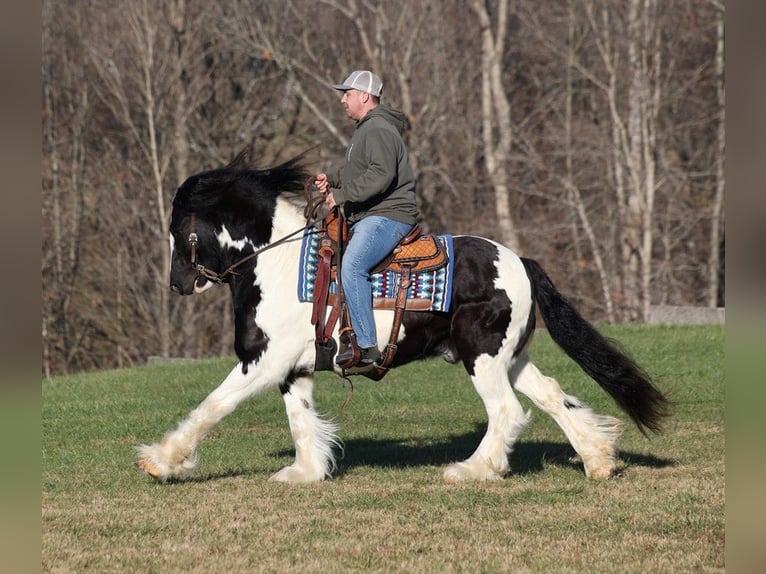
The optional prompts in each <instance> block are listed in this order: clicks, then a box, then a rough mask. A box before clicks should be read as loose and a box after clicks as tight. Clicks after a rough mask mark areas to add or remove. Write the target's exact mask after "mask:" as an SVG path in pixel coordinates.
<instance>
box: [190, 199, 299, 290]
mask: <svg viewBox="0 0 766 574" xmlns="http://www.w3.org/2000/svg"><path fill="white" fill-rule="evenodd" d="M312 225H313V221H307V222H306V225H304V226H303V227H300V228H298V229H296V230H295V231H293V232H292V233H288V234H287V235H285V236H284V237H281V238H280V239H277V240H276V241H275V242H274V243H269V244H268V245H264V246H263V247H261V248H260V249H256V250H255V251H253V252H252V253H250V254H248V255H246V256H244V257H243V258H242V259H240V260H239V261H236V262H235V263H232V264H231V265H229V266H228V267H227V268H226V269H224V270H223V271H222V272H221V273H217V272H216V271H213V270H212V269H208V268H207V267H205V266H204V265H202V264H201V263H199V262H198V261H197V246H198V245H199V236H198V235H197V216H196V214H194V213H192V214H191V226H190V228H189V238H188V241H189V246H190V247H191V266H192V268H193V269H195V270H196V271H197V275H198V276H199V275H201V276H202V277H204V278H205V279H207V280H209V281H212V282H213V283H216V284H218V285H220V284H221V283H224V282H225V281H226V279H227V277H228V276H229V275H239V273H237V272H236V271H235V269H237V267H240V266H241V265H243V264H244V263H246V262H248V261H250V260H251V259H254V258H256V257H258V256H259V255H260V254H261V253H263V252H264V251H268V250H269V249H271V248H273V247H277V246H278V245H281V244H282V243H285V242H286V241H287V240H288V239H290V238H291V237H293V236H294V235H297V234H298V233H301V232H303V231H305V230H307V229H309V228H311V227H312ZM311 233H314V231H311Z"/></svg>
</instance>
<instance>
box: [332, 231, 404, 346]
mask: <svg viewBox="0 0 766 574" xmlns="http://www.w3.org/2000/svg"><path fill="white" fill-rule="evenodd" d="M410 229H412V226H411V225H408V224H405V223H399V222H398V221H394V220H392V219H388V218H386V217H380V216H370V217H366V218H364V219H362V220H361V221H359V222H357V223H356V224H354V226H353V228H352V230H353V232H354V234H353V236H352V237H351V239H350V241H349V242H348V245H347V246H346V250H345V252H344V253H343V262H342V265H341V279H342V280H343V292H344V294H345V296H346V303H347V304H348V311H349V316H350V317H351V326H352V327H353V328H354V332H355V333H356V341H357V344H358V345H359V346H360V347H361V348H362V349H368V348H371V347H376V346H377V336H376V334H375V318H374V317H373V314H372V286H371V284H370V271H371V270H372V269H373V268H374V267H375V266H376V265H377V264H378V263H380V262H381V261H382V260H383V259H384V258H385V257H386V256H387V255H388V254H389V253H391V251H392V250H393V249H394V247H396V245H397V244H398V243H399V241H401V240H402V238H403V237H404V236H405V235H407V233H408V232H409V231H410Z"/></svg>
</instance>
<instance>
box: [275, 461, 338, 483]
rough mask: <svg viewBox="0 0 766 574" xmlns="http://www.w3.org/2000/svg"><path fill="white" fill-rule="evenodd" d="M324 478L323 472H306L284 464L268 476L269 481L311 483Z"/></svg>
mask: <svg viewBox="0 0 766 574" xmlns="http://www.w3.org/2000/svg"><path fill="white" fill-rule="evenodd" d="M324 479H325V475H324V474H319V473H316V472H308V471H306V470H305V469H302V468H300V467H297V466H295V465H290V466H286V467H284V468H283V469H281V470H279V471H278V472H275V473H274V474H272V475H271V476H270V477H269V482H286V483H290V484H311V483H313V482H321V481H323V480H324Z"/></svg>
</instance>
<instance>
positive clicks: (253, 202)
mask: <svg viewBox="0 0 766 574" xmlns="http://www.w3.org/2000/svg"><path fill="white" fill-rule="evenodd" d="M305 156H306V152H304V153H301V154H299V155H297V156H295V157H293V158H292V159H289V160H287V161H285V162H284V163H281V164H279V165H277V166H273V167H269V168H266V169H260V168H257V167H255V166H254V164H253V160H252V147H251V146H247V147H246V148H244V149H243V150H242V151H240V152H239V153H238V154H237V155H236V157H235V158H234V159H233V160H231V162H229V163H228V164H227V165H226V166H224V167H221V168H217V169H212V170H208V171H204V172H201V173H198V174H195V175H192V176H191V177H189V178H188V179H187V180H186V181H185V182H184V183H183V184H182V185H181V186H180V187H179V188H178V191H177V192H176V195H175V198H174V199H173V208H174V211H175V210H179V211H181V212H186V213H198V214H204V213H211V212H218V213H221V212H232V213H239V214H241V215H245V214H246V213H247V212H250V211H253V210H256V211H260V210H261V209H263V207H264V202H266V204H267V205H273V204H274V203H275V202H276V198H277V197H279V196H282V197H284V198H286V199H288V200H289V201H291V202H293V203H294V204H296V205H299V206H302V205H303V203H304V199H303V189H304V185H305V183H306V180H307V179H308V178H309V177H310V173H309V171H308V169H307V168H306V166H305V165H304V159H305Z"/></svg>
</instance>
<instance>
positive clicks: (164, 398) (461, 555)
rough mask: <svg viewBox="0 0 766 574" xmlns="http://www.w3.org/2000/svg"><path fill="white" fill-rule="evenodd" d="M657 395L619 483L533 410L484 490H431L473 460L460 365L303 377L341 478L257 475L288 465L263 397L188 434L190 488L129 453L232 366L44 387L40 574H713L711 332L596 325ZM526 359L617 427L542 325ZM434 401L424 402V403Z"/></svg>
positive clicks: (718, 350) (715, 357)
mask: <svg viewBox="0 0 766 574" xmlns="http://www.w3.org/2000/svg"><path fill="white" fill-rule="evenodd" d="M603 330H604V332H605V333H606V334H607V335H610V336H613V337H615V338H617V339H619V340H620V341H621V343H622V344H623V345H624V347H625V348H626V349H628V350H629V352H630V354H631V355H632V356H633V357H635V358H636V359H637V360H638V361H639V362H640V363H641V364H642V365H643V366H644V367H645V368H646V369H647V370H648V371H649V372H650V373H651V374H652V375H653V376H654V377H655V379H656V380H657V383H658V386H659V387H660V388H661V389H662V390H663V391H668V392H670V394H671V395H672V398H673V400H674V401H675V402H676V412H675V415H674V416H673V418H671V419H670V420H668V423H667V430H666V432H665V433H664V434H663V435H660V436H655V437H652V438H650V439H647V438H644V437H643V435H641V434H640V433H639V432H638V430H637V429H636V428H635V427H634V426H632V425H631V424H630V423H628V425H626V431H625V433H624V434H623V436H622V438H621V440H620V443H619V444H620V449H621V451H620V459H621V462H620V471H621V472H620V475H619V477H617V478H614V479H612V480H609V481H603V482H594V481H589V480H587V479H586V478H585V476H584V473H583V471H582V468H581V466H580V465H579V464H577V462H576V461H573V460H572V457H573V455H574V451H573V450H572V448H571V447H570V446H569V444H568V443H567V441H566V438H565V437H564V435H563V433H562V432H561V431H560V430H559V429H558V427H557V426H556V425H555V423H554V422H553V421H552V420H551V419H550V418H548V417H547V416H546V415H545V414H544V413H542V412H541V411H539V410H537V409H536V408H534V407H532V406H531V404H530V403H529V401H527V400H526V398H525V397H520V399H521V401H522V403H523V404H524V405H525V407H526V408H532V410H533V418H532V423H531V424H530V425H529V427H528V428H527V429H526V430H525V432H524V433H523V434H522V435H521V438H520V441H519V443H518V444H517V446H516V449H515V450H514V452H513V453H512V455H511V467H512V469H513V474H511V475H510V476H509V477H508V478H506V479H505V480H503V481H500V482H494V483H467V484H459V485H453V484H446V483H444V482H442V480H441V471H442V469H443V467H444V465H445V464H447V463H449V462H451V461H454V460H458V459H462V458H465V457H467V456H468V455H470V454H471V453H472V452H473V450H474V449H475V448H476V446H477V444H478V442H479V440H480V439H481V436H482V434H483V431H484V428H485V421H486V417H485V414H484V410H483V406H482V404H481V401H480V400H479V398H478V396H477V395H476V393H475V392H474V390H473V387H472V386H471V384H470V382H469V380H468V378H467V375H465V373H464V371H463V369H462V368H460V367H457V366H450V365H447V364H446V363H444V362H441V361H428V362H423V363H418V364H415V365H409V366H407V367H404V368H401V369H397V370H394V371H392V372H391V373H389V374H388V375H387V376H386V377H385V378H384V379H383V380H382V381H380V382H377V383H375V382H372V381H368V380H367V379H363V378H359V377H355V378H354V387H353V393H352V394H351V396H350V401H349V402H348V404H347V405H346V406H345V408H343V404H344V401H346V400H347V399H349V392H350V388H349V387H348V385H346V386H343V385H342V383H341V380H340V379H339V378H337V377H335V376H334V375H332V374H330V373H321V374H320V375H319V376H318V377H317V386H316V398H317V403H318V405H319V408H320V410H321V411H322V412H323V413H325V414H326V415H327V416H329V417H332V418H335V419H336V420H337V421H338V422H339V423H340V425H341V437H342V439H343V440H344V443H345V455H344V458H343V459H342V460H341V461H340V468H339V472H338V475H337V476H336V477H335V478H334V479H333V480H330V481H325V482H323V483H320V484H315V485H309V486H295V485H284V484H274V483H269V482H267V479H268V477H269V476H270V475H271V474H272V473H273V472H275V471H277V470H278V469H279V468H281V467H282V466H284V465H286V464H290V463H291V462H292V458H293V450H292V441H291V438H290V435H289V431H288V428H287V420H286V417H285V413H284V405H283V403H282V400H281V398H280V396H279V393H278V392H277V391H276V390H274V391H273V392H270V393H267V394H265V395H261V396H258V397H255V398H254V399H252V400H251V401H249V402H247V403H245V404H243V405H241V406H240V408H239V409H238V410H237V411H235V412H234V413H233V414H232V415H230V416H229V417H227V418H226V419H225V420H224V421H223V422H222V423H221V424H220V425H219V426H218V427H217V428H216V429H215V430H214V431H213V432H212V433H211V434H210V435H209V436H208V438H207V439H206V440H205V441H204V442H203V444H202V446H201V448H200V452H199V454H200V464H199V467H198V470H197V472H196V474H195V475H194V478H193V479H192V480H190V481H188V482H184V483H174V484H167V485H159V484H155V483H154V482H153V481H151V480H150V479H148V478H147V477H146V476H145V475H143V474H141V473H140V472H139V471H137V470H136V469H135V468H134V467H133V462H134V450H133V447H134V446H135V445H136V444H138V443H142V442H151V441H154V440H157V439H159V438H161V436H162V434H163V433H164V432H165V431H166V430H169V429H171V428H173V427H174V426H175V424H176V423H177V422H178V421H179V420H181V419H183V418H185V417H186V415H187V414H188V412H189V411H190V410H191V409H193V408H194V407H195V406H196V405H197V404H198V403H199V402H200V401H201V400H202V399H203V398H204V396H205V395H206V394H207V393H208V392H209V391H210V390H212V389H213V388H214V387H215V386H216V385H217V384H218V383H219V382H220V381H221V380H222V379H223V377H224V376H225V375H226V373H227V372H228V371H229V369H230V368H231V367H232V366H233V360H212V361H199V362H193V363H188V364H175V365H163V366H151V367H149V366H147V367H140V368H134V369H126V370H116V371H108V372H101V373H93V374H84V375H79V376H73V377H60V378H56V379H54V380H51V381H45V382H43V392H42V397H43V413H42V423H43V428H42V566H43V570H44V571H46V572H85V571H93V572H135V571H143V572H158V573H159V572H162V573H166V572H182V571H183V572H292V571H299V572H319V571H322V572H362V571H370V572H511V571H512V572H573V571H577V572H579V571H582V572H586V571H587V572H670V571H672V572H711V571H714V572H718V571H723V570H724V414H723V413H724V382H723V329H722V328H721V327H707V326H705V327H608V328H607V327H605V328H604V329H603ZM532 356H533V359H534V360H535V362H536V364H537V365H538V366H539V367H540V368H541V370H542V371H543V372H544V373H546V374H548V375H550V376H554V377H556V378H557V379H558V380H559V382H560V383H561V385H562V387H563V388H564V389H565V391H567V392H569V393H571V394H574V395H577V396H578V397H579V398H581V399H583V400H584V401H586V402H588V403H589V404H591V405H592V406H593V407H594V408H595V409H596V410H597V411H599V412H602V413H609V414H612V415H615V416H618V417H619V418H621V419H622V420H625V421H626V422H627V418H626V416H625V415H623V414H622V413H621V412H620V411H619V409H617V407H616V406H615V405H614V404H613V403H612V402H611V399H609V397H608V396H607V395H606V394H605V393H604V392H603V391H601V389H600V388H599V387H598V385H597V384H596V383H594V382H593V381H591V380H590V379H588V378H587V376H586V375H584V374H583V373H582V372H581V371H580V370H579V369H578V367H577V366H576V365H574V363H572V362H571V361H570V360H569V359H567V358H566V357H565V356H564V355H563V354H562V353H561V352H560V351H559V350H558V349H557V348H556V347H555V345H554V344H553V343H552V342H551V341H550V339H549V338H548V336H547V334H546V333H545V332H540V333H538V334H537V335H536V339H535V342H534V344H533V346H532ZM434 397H436V398H435V399H434Z"/></svg>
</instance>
